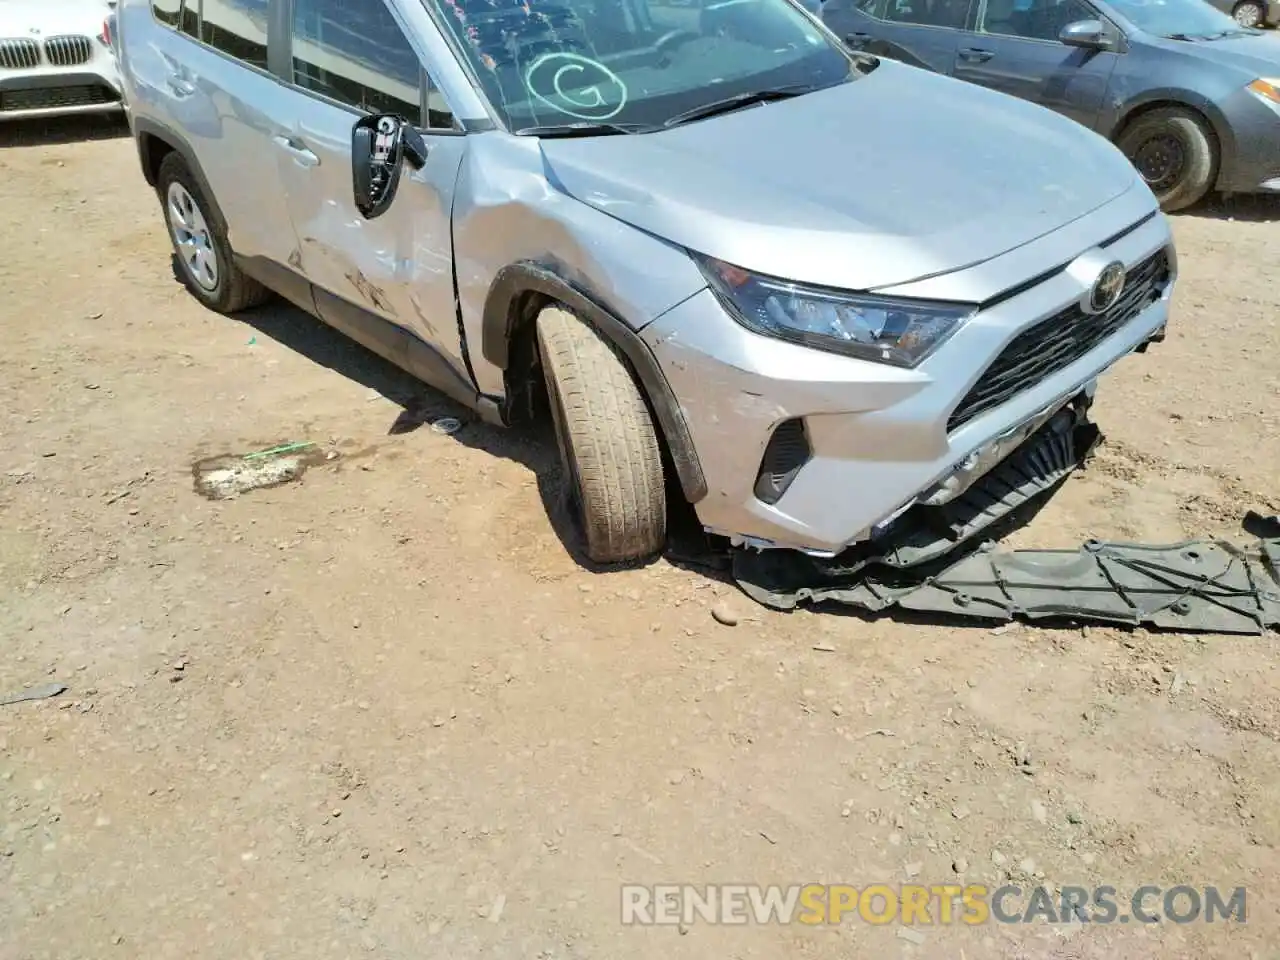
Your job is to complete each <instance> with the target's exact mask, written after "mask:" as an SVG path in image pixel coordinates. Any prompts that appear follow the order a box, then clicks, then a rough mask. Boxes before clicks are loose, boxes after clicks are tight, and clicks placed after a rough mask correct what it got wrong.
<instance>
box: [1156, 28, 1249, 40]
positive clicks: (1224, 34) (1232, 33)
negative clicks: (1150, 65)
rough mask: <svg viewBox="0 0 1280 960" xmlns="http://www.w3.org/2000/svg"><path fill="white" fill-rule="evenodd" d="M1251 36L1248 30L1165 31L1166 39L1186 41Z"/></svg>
mask: <svg viewBox="0 0 1280 960" xmlns="http://www.w3.org/2000/svg"><path fill="white" fill-rule="evenodd" d="M1248 36H1252V33H1251V31H1248V30H1219V31H1218V32H1217V33H1166V34H1165V35H1164V38H1165V39H1166V40H1182V41H1185V42H1187V43H1202V42H1205V41H1208V40H1226V39H1227V38H1228V37H1248Z"/></svg>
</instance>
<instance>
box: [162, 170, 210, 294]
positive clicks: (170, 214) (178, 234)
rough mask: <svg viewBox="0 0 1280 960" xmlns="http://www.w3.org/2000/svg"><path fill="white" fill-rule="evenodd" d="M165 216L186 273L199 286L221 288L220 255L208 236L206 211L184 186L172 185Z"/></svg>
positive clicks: (166, 197)
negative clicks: (219, 283) (219, 282)
mask: <svg viewBox="0 0 1280 960" xmlns="http://www.w3.org/2000/svg"><path fill="white" fill-rule="evenodd" d="M165 213H166V215H167V218H168V220H169V232H170V233H171V234H172V235H173V244H174V248H175V249H176V250H177V251H178V259H179V260H181V261H182V266H183V269H185V270H186V271H187V274H188V275H189V276H190V277H191V279H192V280H194V281H195V282H196V283H197V284H199V286H200V287H201V288H202V289H204V290H207V291H210V292H212V291H213V290H216V289H217V287H218V277H219V270H218V251H217V250H215V249H214V246H213V239H212V238H211V237H210V236H209V222H208V221H207V220H206V219H205V216H204V211H202V210H201V209H200V205H199V204H198V203H196V201H195V198H194V197H192V196H191V193H190V191H188V190H187V188H186V187H184V186H183V185H182V184H181V183H178V182H177V181H176V180H175V181H174V182H172V183H170V184H169V189H168V191H167V194H166V196H165Z"/></svg>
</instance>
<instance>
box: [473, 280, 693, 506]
mask: <svg viewBox="0 0 1280 960" xmlns="http://www.w3.org/2000/svg"><path fill="white" fill-rule="evenodd" d="M529 293H538V294H542V295H543V296H545V297H548V298H549V299H551V300H555V301H558V302H559V303H562V304H564V306H565V307H567V308H568V309H569V310H571V311H572V312H573V313H574V314H575V315H576V316H578V317H580V318H581V319H583V320H585V321H586V322H587V323H589V324H591V326H592V327H594V328H595V330H596V332H597V333H599V334H600V335H601V336H602V337H604V338H605V339H606V340H608V341H609V342H610V343H612V344H613V345H614V346H615V347H617V348H618V349H619V350H620V351H622V355H623V356H625V357H626V358H627V362H628V363H630V365H631V369H632V372H633V373H634V374H635V376H636V378H637V379H638V380H639V381H640V387H641V389H642V390H643V391H644V393H645V396H646V397H647V398H648V401H649V405H650V407H651V408H652V409H653V412H654V415H655V416H656V417H657V419H658V427H659V429H660V430H661V431H662V434H663V438H664V439H665V440H666V443H667V449H668V450H669V451H670V453H671V461H672V463H673V465H674V466H675V470H676V475H677V477H679V480H680V487H681V489H682V490H683V491H684V495H685V498H686V499H687V500H688V501H689V502H690V503H697V502H698V501H699V500H701V499H702V498H703V497H705V496H706V495H707V480H706V477H705V476H703V473H702V464H701V463H700V462H699V460H698V452H697V450H696V449H695V448H694V445H693V438H692V436H690V434H689V425H688V423H687V422H686V421H685V418H684V413H683V412H682V411H681V410H680V404H679V402H678V401H677V400H676V396H675V394H674V393H673V392H672V391H671V385H670V384H669V383H667V378H666V376H665V375H664V374H663V372H662V368H661V367H660V366H659V365H658V360H657V358H656V357H654V355H653V351H652V350H650V349H649V345H648V344H646V343H645V342H644V340H642V339H641V338H640V335H639V334H638V333H636V331H635V330H633V329H631V327H629V326H627V324H625V323H624V322H623V321H622V320H620V319H619V318H618V316H617V315H616V314H615V313H614V312H613V311H611V310H610V309H609V308H608V307H607V306H605V305H604V304H602V303H600V302H598V301H597V300H596V299H595V298H593V297H591V296H590V295H588V294H586V293H584V292H583V291H582V290H580V289H578V288H577V287H575V286H574V285H573V284H572V283H570V282H569V281H568V280H566V279H565V278H563V277H561V276H560V275H559V274H558V273H556V272H555V271H554V270H553V269H551V268H549V267H547V266H546V265H545V264H540V263H535V262H533V261H529V260H524V261H519V262H517V263H513V264H510V265H508V266H506V267H503V268H502V269H501V270H499V271H498V275H497V276H496V277H495V278H494V281H493V284H492V285H491V286H490V287H489V294H488V297H487V298H486V299H485V304H484V316H483V318H482V323H481V341H482V342H481V345H480V346H481V353H482V354H483V356H484V358H485V359H486V360H487V361H489V362H490V363H492V364H493V365H494V366H496V367H498V368H499V369H500V370H506V369H507V367H508V365H509V363H510V359H511V356H510V348H511V339H512V337H513V336H514V334H515V333H516V328H517V326H518V325H519V324H520V322H521V320H522V317H521V316H520V315H519V311H518V310H517V309H516V306H517V305H518V304H519V302H520V300H521V298H522V297H523V296H524V295H526V294H529Z"/></svg>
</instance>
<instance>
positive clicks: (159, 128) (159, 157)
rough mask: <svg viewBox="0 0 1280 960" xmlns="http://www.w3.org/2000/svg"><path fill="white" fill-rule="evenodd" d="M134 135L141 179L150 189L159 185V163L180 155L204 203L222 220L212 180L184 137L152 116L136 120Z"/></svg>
mask: <svg viewBox="0 0 1280 960" xmlns="http://www.w3.org/2000/svg"><path fill="white" fill-rule="evenodd" d="M133 134H134V140H135V141H136V143H137V145H138V162H139V163H140V164H141V165H142V176H143V177H144V178H145V179H146V181H147V185H148V186H150V187H153V188H154V187H155V186H156V181H157V179H158V178H159V175H160V164H162V163H163V162H164V158H165V157H167V156H168V155H169V154H171V153H177V154H178V155H179V156H181V157H182V160H183V162H184V163H185V164H186V165H187V169H188V170H190V171H191V175H192V176H193V177H195V179H196V182H197V183H198V184H199V186H200V191H201V193H203V194H204V198H205V201H206V202H207V203H208V204H209V205H210V206H211V207H213V211H212V212H213V214H214V215H215V216H217V217H218V219H219V220H222V210H221V208H220V207H219V206H218V198H217V197H215V196H214V194H213V190H212V189H211V188H210V187H209V178H208V177H206V176H205V174H204V168H203V167H201V166H200V161H199V160H197V159H196V153H195V151H194V150H193V149H192V148H191V144H190V143H188V142H187V140H186V138H185V137H183V136H182V135H181V134H180V133H178V132H176V131H175V130H172V129H170V128H169V127H166V126H165V125H164V124H162V123H158V122H157V121H155V120H152V119H151V118H150V117H136V118H134V122H133ZM223 222H225V221H223Z"/></svg>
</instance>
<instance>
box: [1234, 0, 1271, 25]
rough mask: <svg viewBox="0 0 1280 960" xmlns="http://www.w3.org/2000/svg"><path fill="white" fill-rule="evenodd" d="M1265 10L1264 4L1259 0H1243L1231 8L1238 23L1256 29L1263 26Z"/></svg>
mask: <svg viewBox="0 0 1280 960" xmlns="http://www.w3.org/2000/svg"><path fill="white" fill-rule="evenodd" d="M1264 15H1265V11H1264V10H1263V9H1262V4H1261V3H1258V0H1241V2H1240V3H1237V4H1236V5H1235V6H1234V7H1233V8H1232V10H1231V16H1233V17H1235V19H1236V23H1238V24H1240V26H1242V27H1249V28H1250V29H1256V28H1257V27H1260V26H1262V18H1263V16H1264Z"/></svg>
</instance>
